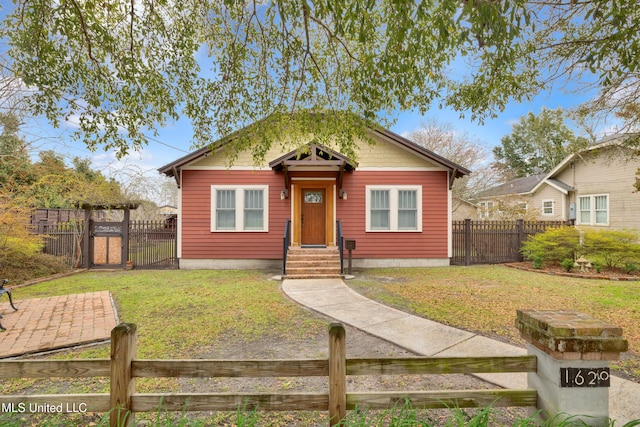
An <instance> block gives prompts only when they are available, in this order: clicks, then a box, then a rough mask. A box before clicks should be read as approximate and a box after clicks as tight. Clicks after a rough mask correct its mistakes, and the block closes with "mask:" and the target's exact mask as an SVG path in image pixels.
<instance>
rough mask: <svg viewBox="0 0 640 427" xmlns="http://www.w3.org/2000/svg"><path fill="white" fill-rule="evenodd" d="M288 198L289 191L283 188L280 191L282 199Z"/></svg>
mask: <svg viewBox="0 0 640 427" xmlns="http://www.w3.org/2000/svg"><path fill="white" fill-rule="evenodd" d="M288 198H289V192H288V191H287V190H282V191H281V192H280V200H284V199H288Z"/></svg>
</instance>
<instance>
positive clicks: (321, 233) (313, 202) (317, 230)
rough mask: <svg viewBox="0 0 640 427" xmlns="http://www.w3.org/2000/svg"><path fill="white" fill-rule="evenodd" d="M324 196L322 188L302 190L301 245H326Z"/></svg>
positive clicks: (324, 192)
mask: <svg viewBox="0 0 640 427" xmlns="http://www.w3.org/2000/svg"><path fill="white" fill-rule="evenodd" d="M326 196H327V193H326V190H325V189H324V188H303V189H302V217H301V218H300V222H301V228H302V239H301V244H302V245H325V244H326V241H325V236H326V233H325V232H326V229H325V227H326Z"/></svg>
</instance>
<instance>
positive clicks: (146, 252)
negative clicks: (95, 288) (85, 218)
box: [35, 220, 178, 269]
mask: <svg viewBox="0 0 640 427" xmlns="http://www.w3.org/2000/svg"><path fill="white" fill-rule="evenodd" d="M83 229H84V222H82V221H73V222H62V223H57V224H42V223H41V224H39V225H38V227H37V228H36V230H35V231H36V232H37V233H38V234H40V235H41V236H42V239H43V243H44V246H43V252H44V253H47V254H51V255H55V256H59V257H62V258H64V260H65V262H66V263H67V264H68V265H69V266H71V267H76V266H79V265H83V263H82V247H83V246H82V241H81V237H82V236H83V232H82V230H83ZM128 246H129V253H128V257H127V259H128V260H130V261H133V264H134V268H138V269H174V268H178V250H177V249H178V240H177V232H176V223H175V221H165V220H160V221H131V222H130V223H129V245H128Z"/></svg>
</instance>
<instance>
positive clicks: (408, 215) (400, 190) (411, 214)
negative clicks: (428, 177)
mask: <svg viewBox="0 0 640 427" xmlns="http://www.w3.org/2000/svg"><path fill="white" fill-rule="evenodd" d="M366 210H367V211H366V220H367V231H422V187H421V186H419V185H400V186H394V187H390V186H384V185H368V186H367V196H366Z"/></svg>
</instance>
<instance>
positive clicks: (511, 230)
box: [37, 220, 572, 269]
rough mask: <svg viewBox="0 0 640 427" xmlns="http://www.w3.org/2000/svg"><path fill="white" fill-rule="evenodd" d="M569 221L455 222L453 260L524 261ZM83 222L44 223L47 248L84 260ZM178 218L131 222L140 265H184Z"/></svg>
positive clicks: (73, 261)
mask: <svg viewBox="0 0 640 427" xmlns="http://www.w3.org/2000/svg"><path fill="white" fill-rule="evenodd" d="M564 225H572V224H571V223H568V222H565V221H523V220H517V221H471V220H464V221H453V223H452V251H453V253H452V255H453V256H452V257H451V264H452V265H472V264H500V263H505V262H518V261H522V255H521V253H520V248H521V246H522V243H523V242H524V241H525V240H526V239H527V238H528V237H529V236H532V235H535V234H538V233H542V232H544V231H545V230H546V229H547V228H549V227H561V226H564ZM81 230H82V222H81V221H80V222H67V223H58V224H54V225H43V224H41V225H39V226H38V229H37V232H38V233H39V234H41V235H43V241H44V252H45V253H48V254H52V255H55V256H59V257H63V258H64V259H65V262H67V264H68V265H70V266H77V265H82V263H81V261H82V260H81V256H82V250H81V248H82V244H81V242H80V241H79V238H78V236H81V235H82V232H81ZM177 242H178V240H177V230H176V223H175V221H165V220H161V221H131V222H130V224H129V254H128V260H130V261H133V264H134V267H135V268H139V269H174V268H178V256H177V254H178V250H177V249H178V243H177Z"/></svg>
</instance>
